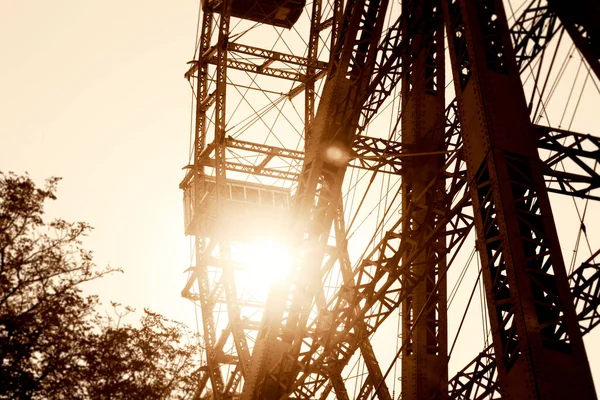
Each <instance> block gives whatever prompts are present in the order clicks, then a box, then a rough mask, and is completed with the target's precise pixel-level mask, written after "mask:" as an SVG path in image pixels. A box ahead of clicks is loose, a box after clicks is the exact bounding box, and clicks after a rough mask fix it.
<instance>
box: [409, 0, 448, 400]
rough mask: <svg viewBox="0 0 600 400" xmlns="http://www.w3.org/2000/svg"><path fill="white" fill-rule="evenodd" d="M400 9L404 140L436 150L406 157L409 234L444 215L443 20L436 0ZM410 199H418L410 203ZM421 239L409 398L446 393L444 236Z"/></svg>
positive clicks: (420, 149)
mask: <svg viewBox="0 0 600 400" xmlns="http://www.w3.org/2000/svg"><path fill="white" fill-rule="evenodd" d="M402 16H403V17H404V21H403V22H404V23H403V24H402V29H403V32H402V37H405V38H411V41H410V44H409V45H408V46H405V47H404V48H403V50H404V52H403V54H402V66H403V69H404V70H403V72H404V74H403V79H402V100H403V103H402V110H401V112H402V114H401V120H402V144H403V145H404V146H406V148H407V150H408V151H410V152H414V153H428V154H432V153H434V154H433V155H427V156H419V157H411V158H409V159H407V160H406V161H405V164H404V174H403V181H402V197H403V199H402V206H403V214H404V215H405V219H404V223H403V229H402V231H403V235H404V236H406V238H407V240H411V238H412V237H413V236H416V235H417V233H419V232H423V230H425V231H432V230H433V229H434V227H435V226H436V225H437V224H438V223H439V220H440V218H441V215H439V214H437V213H435V212H434V210H436V209H437V210H445V209H446V205H445V203H446V201H445V194H444V192H445V188H444V180H442V179H440V180H437V181H436V184H435V185H430V182H431V181H432V179H433V178H435V176H436V175H437V174H438V172H439V171H440V169H441V168H442V167H443V165H444V161H445V160H444V158H445V157H444V154H443V151H444V150H445V143H444V142H445V140H444V139H445V138H444V127H445V112H444V111H445V110H444V92H445V82H444V81H445V79H444V30H443V27H444V25H443V17H442V10H441V2H440V1H438V0H409V1H404V2H402ZM423 191H427V193H426V194H425V195H424V196H420V197H419V200H416V199H413V193H415V194H419V193H422V192H423ZM415 201H418V204H411V203H413V202H415ZM411 210H412V211H411ZM424 245H425V246H426V249H425V250H424V251H421V252H420V254H419V256H417V258H416V259H415V260H413V261H412V263H411V265H410V267H411V269H412V270H413V271H412V273H413V274H414V275H415V276H424V277H425V279H423V280H422V281H421V282H420V283H419V284H418V285H417V286H416V287H415V289H414V291H413V292H412V293H411V294H410V295H409V296H407V298H406V300H404V302H403V303H402V337H403V340H404V341H406V343H407V344H406V346H404V351H403V352H402V398H403V399H407V400H409V399H410V400H429V399H433V398H435V399H443V398H445V396H446V393H447V381H448V359H447V318H446V280H445V276H444V273H445V265H446V258H445V257H444V256H443V255H441V254H444V250H445V247H446V243H445V238H444V237H441V238H440V239H438V240H436V241H431V242H428V243H425V244H424ZM406 256H407V257H408V258H410V256H411V255H410V254H407V255H406ZM431 260H438V261H437V263H435V262H434V263H432V262H431ZM403 261H404V260H403ZM421 314H422V315H421ZM419 315H421V317H420V318H419V319H418V321H417V317H418V316H419Z"/></svg>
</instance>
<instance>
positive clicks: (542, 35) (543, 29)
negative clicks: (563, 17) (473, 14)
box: [510, 0, 559, 72]
mask: <svg viewBox="0 0 600 400" xmlns="http://www.w3.org/2000/svg"><path fill="white" fill-rule="evenodd" d="M558 30H559V24H557V18H556V15H555V14H554V13H552V12H550V11H549V10H548V5H547V3H546V0H532V1H531V2H530V3H529V4H528V6H527V7H526V8H525V10H524V11H523V12H522V13H521V14H520V15H519V17H518V18H517V20H516V21H515V22H514V24H513V25H512V26H511V28H510V34H511V38H512V42H513V43H514V46H515V58H516V61H517V65H518V67H519V71H520V72H523V71H524V70H525V69H526V68H527V67H528V66H529V65H531V63H532V61H533V60H534V59H535V58H536V57H537V56H538V54H540V53H541V52H542V51H543V50H544V49H545V48H546V46H547V45H548V43H549V42H550V40H552V38H553V37H554V35H555V34H556V33H557V32H558Z"/></svg>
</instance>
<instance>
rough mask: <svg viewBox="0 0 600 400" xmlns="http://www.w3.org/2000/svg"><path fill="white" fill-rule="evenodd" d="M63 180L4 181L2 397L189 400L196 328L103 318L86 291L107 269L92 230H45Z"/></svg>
mask: <svg viewBox="0 0 600 400" xmlns="http://www.w3.org/2000/svg"><path fill="white" fill-rule="evenodd" d="M57 183H58V179H56V178H52V179H49V180H47V182H46V185H45V187H44V188H38V187H36V185H35V184H34V183H33V182H32V180H31V179H30V178H29V177H27V176H17V175H15V174H3V173H0V398H19V399H29V398H34V399H88V398H90V399H108V398H110V399H165V398H186V397H188V396H189V394H190V393H191V392H192V391H193V386H194V382H195V380H196V378H197V376H196V375H197V374H198V365H197V358H196V355H198V354H199V349H198V348H197V345H196V344H195V343H196V341H195V338H193V337H192V336H191V335H190V333H189V332H188V330H187V328H186V327H185V326H184V325H182V324H180V323H177V322H174V321H169V320H168V319H166V318H165V317H163V316H161V315H159V314H155V313H152V312H151V311H149V310H145V312H144V315H143V316H142V318H141V320H140V323H139V324H138V325H136V326H132V325H128V324H123V317H124V316H125V315H126V314H128V313H130V312H131V311H132V310H131V309H129V308H126V307H125V308H123V307H121V306H119V305H117V304H113V306H114V307H115V310H116V311H115V315H114V316H113V317H106V316H102V315H101V314H99V313H98V312H97V311H96V309H97V306H98V298H97V297H95V296H84V295H83V293H82V291H81V289H80V286H81V284H82V283H84V282H88V281H92V280H95V279H99V278H101V277H103V276H104V275H106V274H108V273H111V272H114V271H115V270H113V269H111V268H106V269H103V270H98V269H97V267H96V266H95V265H94V263H93V259H92V255H91V253H90V252H89V251H86V250H85V249H84V248H83V246H82V238H83V237H84V236H85V235H86V234H87V233H88V232H89V231H90V229H91V228H90V226H89V225H87V224H86V223H82V222H78V223H69V222H66V221H64V220H61V219H56V220H53V221H51V222H45V221H44V218H43V216H44V203H45V202H46V201H47V200H54V199H56V196H55V191H56V186H57Z"/></svg>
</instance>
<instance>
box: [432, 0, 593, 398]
mask: <svg viewBox="0 0 600 400" xmlns="http://www.w3.org/2000/svg"><path fill="white" fill-rule="evenodd" d="M443 8H444V18H445V21H446V27H447V29H448V38H449V45H450V56H451V61H452V72H453V76H454V82H455V88H456V93H457V99H458V106H459V118H460V121H461V126H462V132H461V135H462V139H463V143H464V153H465V160H466V162H467V173H468V178H469V181H470V182H471V185H470V186H471V196H472V199H473V207H474V214H475V226H476V231H477V239H478V248H479V254H480V256H481V259H482V265H483V279H484V285H485V291H486V297H487V304H488V311H489V315H490V323H491V327H492V337H493V342H494V352H495V354H496V356H495V358H496V362H497V364H498V377H499V379H500V387H501V389H500V390H501V392H502V393H503V396H504V397H505V398H508V399H565V398H574V399H575V398H576V399H595V398H596V394H595V390H594V384H593V381H592V376H591V373H590V368H589V364H588V361H587V356H586V352H585V348H584V346H583V341H582V337H581V332H580V330H579V325H578V323H577V315H576V313H575V308H574V306H573V300H572V296H571V293H570V290H569V285H568V281H567V276H566V272H565V267H564V262H563V258H562V254H561V251H560V244H559V242H558V237H557V232H556V227H555V225H554V219H553V216H552V210H551V208H550V202H549V199H548V193H547V190H546V187H545V183H544V177H543V166H542V163H541V162H540V160H539V157H538V153H537V144H536V135H535V132H534V128H533V126H532V125H531V123H530V121H529V117H528V110H527V105H526V101H525V97H524V94H523V89H522V84H521V81H520V79H519V74H518V69H517V64H516V61H515V55H514V51H513V48H512V45H511V42H510V37H509V31H508V26H507V22H506V15H505V12H504V8H503V4H502V1H501V0H444V1H443Z"/></svg>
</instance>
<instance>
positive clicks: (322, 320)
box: [180, 0, 600, 400]
mask: <svg viewBox="0 0 600 400" xmlns="http://www.w3.org/2000/svg"><path fill="white" fill-rule="evenodd" d="M248 4H250V3H248V2H243V1H241V0H212V1H211V0H206V1H203V2H202V17H201V21H200V24H201V27H200V39H199V43H198V46H197V52H196V55H195V57H194V60H193V61H191V62H190V66H189V69H188V71H187V72H186V73H185V78H186V79H188V80H189V81H190V82H191V83H193V89H194V92H195V129H194V132H195V135H194V143H193V149H192V157H191V159H190V162H189V164H188V165H187V167H186V176H185V178H184V180H183V181H182V182H181V184H180V187H181V188H182V189H183V190H184V193H185V197H184V200H185V202H186V203H185V206H186V233H187V234H188V235H191V236H193V237H194V243H195V245H194V252H195V254H194V255H195V262H194V265H193V266H192V267H191V268H189V270H188V280H187V283H186V284H185V286H184V289H183V291H182V295H183V296H184V297H187V298H189V299H190V300H192V301H194V303H195V304H196V305H197V307H198V308H199V310H200V312H201V315H202V336H203V340H204V348H205V365H204V366H203V367H202V369H201V375H200V379H199V382H198V387H197V391H196V393H195V394H194V398H198V399H201V398H202V399H204V398H215V399H237V398H240V399H285V398H293V399H317V398H319V399H326V398H339V399H350V398H353V399H369V398H378V399H386V400H387V399H390V400H391V399H394V398H397V397H398V394H396V393H395V389H394V388H395V386H396V385H395V383H394V382H392V381H391V379H390V375H389V373H390V371H391V368H392V367H390V368H387V363H391V365H392V366H393V365H394V364H396V363H400V364H401V367H400V371H401V378H400V379H401V390H400V392H401V393H400V396H401V398H402V399H414V400H430V399H487V398H489V399H500V398H506V399H564V398H569V397H571V398H576V399H595V398H596V393H595V389H594V383H593V380H592V375H591V372H590V367H589V363H588V359H587V355H586V350H585V347H584V345H583V340H582V336H583V335H585V334H587V333H588V332H590V331H591V330H592V329H593V328H594V327H595V326H597V325H598V324H599V323H600V311H599V309H598V306H600V265H599V264H598V262H599V260H600V253H599V252H598V251H596V252H595V253H594V254H592V256H591V257H590V258H589V259H587V260H586V261H584V262H583V263H582V264H581V266H580V267H579V268H577V269H576V270H575V271H573V272H572V273H570V274H567V270H566V268H565V265H564V260H563V254H562V251H561V246H560V243H559V233H558V231H557V227H556V224H555V217H554V215H553V210H552V207H551V201H550V196H549V194H550V193H552V194H553V195H554V194H557V195H563V196H567V197H572V198H574V199H575V198H576V199H581V200H582V201H586V202H595V201H598V200H600V192H599V190H600V174H599V172H598V168H597V164H598V161H599V160H600V138H599V136H597V135H593V134H583V133H576V132H573V131H571V130H570V128H567V129H562V128H556V127H550V126H545V125H542V124H538V123H537V122H538V121H534V116H537V115H540V114H539V113H538V109H544V110H545V107H546V106H547V105H546V103H545V102H544V101H543V99H542V95H543V94H544V93H545V91H546V89H547V86H548V79H549V78H548V76H550V74H551V72H552V68H553V64H554V60H555V59H556V57H557V54H558V50H556V51H555V53H554V54H553V55H552V56H551V59H552V61H551V65H550V66H549V67H548V66H547V64H544V60H545V55H546V52H548V53H550V52H551V50H549V49H550V48H551V46H553V45H554V44H553V43H556V42H557V41H558V40H562V38H563V36H564V35H563V32H566V33H567V34H568V37H569V38H570V40H571V41H572V43H573V45H574V46H575V47H576V49H577V50H578V51H579V52H580V54H581V57H582V60H585V65H586V68H589V70H590V72H591V75H592V76H591V79H592V80H593V79H600V30H599V25H598V23H597V21H598V20H600V2H599V1H598V0H578V1H577V2H576V3H575V4H573V3H571V2H566V1H565V0H549V1H547V2H546V1H543V0H531V1H528V2H526V3H525V4H524V7H522V8H521V9H520V11H519V13H518V15H515V16H514V19H513V20H512V21H513V22H512V23H511V24H510V26H509V22H508V19H507V17H506V10H505V8H504V7H505V6H504V4H503V2H502V1H501V0H407V1H403V2H402V6H401V10H400V11H401V12H400V13H399V14H398V13H397V12H396V13H393V12H392V10H393V7H392V4H391V2H388V0H347V1H346V2H342V1H341V0H329V1H328V0H314V1H313V2H310V3H308V4H305V2H302V1H287V2H286V1H279V0H257V1H255V2H253V3H252V6H249V5H248ZM263 28H264V30H262V31H259V30H260V29H263ZM265 32H266V33H265ZM444 33H446V37H447V43H448V51H449V55H450V70H451V71H452V78H453V82H454V85H453V86H454V94H455V99H454V100H452V101H450V102H449V103H448V102H447V101H446V99H447V97H448V96H447V94H448V93H451V92H450V91H449V90H447V84H446V80H447V79H446V76H445V69H446V66H445V61H444V60H445V42H444ZM288 36H293V37H294V38H295V41H294V45H293V46H289V45H288V44H287V43H286V42H285V38H286V37H288ZM298 38H300V39H298ZM269 41H270V42H269ZM557 46H558V45H557ZM531 71H533V72H532V75H533V76H534V78H533V79H532V80H531V81H527V79H526V78H524V76H525V74H527V73H528V72H531ZM544 74H546V78H544V77H543V76H544ZM561 76H562V75H561ZM544 79H545V81H544ZM586 79H587V78H586ZM532 81H533V83H531V82H532ZM528 82H529V83H528ZM399 83H400V85H398V84H399ZM524 85H525V86H526V85H533V89H531V90H529V89H527V90H525V89H524ZM397 91H399V92H400V100H399V101H397V100H396V98H395V97H394V94H395V93H397ZM250 92H257V93H258V95H257V96H258V97H253V98H252V100H249V97H250V94H249V93H250ZM525 93H528V95H527V96H526V94H525ZM529 93H531V99H528V97H529ZM536 96H537V97H538V100H537V103H536V105H535V106H534V102H533V99H534V98H535V97H536ZM569 97H570V95H569ZM448 99H449V98H448ZM238 100H239V102H237V103H236V101H238ZM261 102H262V103H261ZM578 103H579V102H578ZM240 104H241V106H240ZM447 104H449V105H447ZM388 107H389V108H390V109H391V110H392V112H391V115H392V118H391V119H392V120H393V121H395V123H392V124H391V125H392V126H393V127H392V128H390V130H391V134H390V135H388V136H387V137H386V135H379V134H373V130H377V129H379V127H380V126H381V125H379V124H380V123H379V122H378V121H377V120H378V118H379V115H380V114H382V113H384V110H385V109H386V108H388ZM243 114H248V116H247V117H246V116H244V115H243ZM534 122H535V123H534ZM292 131H297V132H298V138H293V139H295V140H288V139H289V136H292V135H291V133H290V132H292ZM386 134H387V132H386ZM355 173H356V174H363V175H361V176H362V177H368V179H365V181H368V184H366V183H365V181H361V180H360V179H358V178H357V179H355V180H353V179H354V178H353V176H354V174H355ZM357 176H358V175H357ZM377 179H380V180H381V182H387V184H388V187H390V186H391V183H390V182H396V183H398V185H397V189H396V190H395V191H392V190H391V189H389V191H390V192H391V193H393V194H394V196H393V197H392V198H391V200H389V202H388V200H387V197H385V199H386V200H385V201H386V205H385V206H384V207H381V208H380V209H379V210H380V211H378V213H377V215H378V217H373V216H371V214H372V212H365V211H364V207H367V206H365V204H367V203H368V202H369V200H368V197H367V194H368V192H369V190H370V189H371V186H372V185H373V184H374V183H373V182H379V181H377ZM385 179H387V181H385ZM257 182H258V183H257ZM382 188H383V183H382ZM349 190H353V191H356V192H357V193H359V198H360V197H361V196H362V195H363V194H364V196H362V199H361V200H357V203H358V206H355V205H353V204H352V203H351V202H350V201H349V196H348V191H349ZM381 193H383V189H382V192H381ZM290 194H291V195H292V197H290ZM386 196H387V195H386ZM383 197H384V196H383V194H380V196H379V197H378V198H377V197H376V198H375V199H374V198H373V197H371V198H370V199H371V200H370V201H372V202H373V201H383V200H382V199H383ZM586 204H587V203H586ZM586 207H587V206H586ZM361 212H363V213H364V214H360V213H361ZM353 213H354V214H353ZM359 214H360V215H367V217H365V218H370V219H374V220H376V221H375V222H376V227H375V232H374V234H373V235H372V238H371V241H370V242H369V243H366V242H368V240H365V239H362V240H363V242H362V243H361V242H359V243H360V245H361V250H364V251H363V252H362V253H360V254H359V253H358V252H356V251H355V249H354V248H353V247H354V246H355V244H356V243H357V242H356V241H352V240H354V239H352V238H351V236H352V234H354V232H355V231H353V230H352V227H353V226H354V224H355V220H356V219H357V216H358V215H359ZM243 224H247V225H251V226H249V227H240V226H239V225H243ZM262 225H264V226H262ZM581 225H582V228H581V229H585V225H584V224H583V222H582V223H581ZM584 233H585V231H584ZM473 235H474V236H475V237H476V250H477V253H478V256H479V259H480V260H481V269H480V271H478V272H479V274H480V276H481V281H482V284H483V291H484V293H485V305H486V306H487V312H488V317H487V321H489V325H490V330H489V332H488V333H489V337H490V338H491V344H489V345H488V346H485V348H483V350H482V351H481V352H479V354H478V355H477V356H476V357H475V359H473V361H471V362H470V363H468V364H467V365H466V366H465V367H464V368H462V369H460V370H459V371H458V372H457V373H456V374H455V376H454V377H452V378H450V379H449V377H448V375H449V370H448V360H449V357H450V354H449V352H451V350H449V341H448V339H449V338H448V336H449V335H448V318H449V315H448V311H447V310H448V306H449V305H448V298H449V296H448V293H447V292H448V291H447V284H448V283H449V281H448V280H449V276H450V274H451V272H452V271H453V270H452V268H455V267H452V266H453V265H456V264H459V263H461V262H464V260H462V259H461V257H462V255H461V254H462V253H461V249H462V248H463V245H464V244H465V242H467V241H468V240H469V238H470V237H472V236H473ZM262 236H280V237H285V242H286V245H287V247H288V249H289V252H290V256H291V261H290V270H289V272H288V274H287V275H286V276H285V277H284V278H282V279H280V280H277V281H273V282H271V283H270V287H269V291H268V295H264V296H263V297H262V298H260V296H256V295H255V294H249V293H250V292H248V291H247V290H246V289H245V288H244V284H243V283H244V282H243V279H244V277H243V276H242V277H241V275H240V273H242V272H241V271H244V270H247V269H248V266H247V265H246V264H247V262H248V260H246V259H244V257H243V256H242V259H241V260H240V259H239V254H238V249H239V248H240V246H242V247H243V246H244V243H246V242H251V241H252V240H254V238H255V237H262ZM240 243H241V244H240ZM595 245H597V243H596V244H595ZM250 246H252V244H250ZM357 254H358V255H357ZM262 256H263V262H266V258H268V257H269V255H262ZM449 271H450V272H449ZM469 304H470V300H469ZM398 313H399V315H400V317H399V321H400V326H401V329H400V330H399V331H398V334H399V335H400V340H399V341H397V340H396V338H393V339H390V337H389V336H387V340H388V341H389V343H387V344H386V346H387V348H388V350H387V351H386V352H384V353H383V355H384V358H385V359H386V362H385V363H383V362H382V361H381V359H380V358H381V356H382V353H381V352H379V351H378V349H380V346H381V343H380V342H379V340H381V339H380V338H381V337H384V338H386V336H379V333H380V332H381V331H383V330H385V329H388V328H386V327H389V326H390V322H393V320H394V318H395V315H396V314H398ZM465 313H466V311H465ZM450 315H452V314H450ZM460 327H462V321H461V323H460V326H459V328H458V329H459V330H460ZM375 338H377V340H376V339H375ZM452 347H453V345H452ZM389 349H393V350H389ZM386 353H387V355H386ZM390 354H391V357H390ZM388 358H391V360H388ZM355 364H357V365H360V366H361V367H359V369H355V367H354V365H355ZM360 368H362V369H360ZM361 371H362V372H361Z"/></svg>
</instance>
